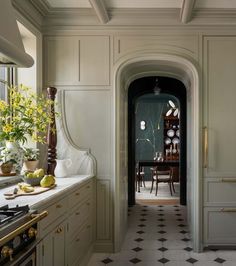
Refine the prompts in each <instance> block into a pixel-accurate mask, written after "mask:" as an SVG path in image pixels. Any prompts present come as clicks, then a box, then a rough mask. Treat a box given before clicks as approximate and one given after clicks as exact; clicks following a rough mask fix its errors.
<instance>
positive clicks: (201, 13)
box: [190, 8, 236, 26]
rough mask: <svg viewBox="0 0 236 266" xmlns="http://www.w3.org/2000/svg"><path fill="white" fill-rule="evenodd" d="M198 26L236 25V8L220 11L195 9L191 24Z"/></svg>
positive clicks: (215, 9)
mask: <svg viewBox="0 0 236 266" xmlns="http://www.w3.org/2000/svg"><path fill="white" fill-rule="evenodd" d="M191 23H194V24H197V25H219V26H220V25H229V26H232V25H236V8H230V9H224V10H222V9H221V10H219V9H217V8H208V9H201V8H198V9H195V10H194V12H193V15H192V21H191V22H190V24H191Z"/></svg>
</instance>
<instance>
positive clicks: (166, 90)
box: [128, 77, 187, 205]
mask: <svg viewBox="0 0 236 266" xmlns="http://www.w3.org/2000/svg"><path fill="white" fill-rule="evenodd" d="M156 78H157V77H144V78H139V79H136V80H134V81H133V82H132V83H131V84H130V86H129V89H128V204H129V205H133V204H135V171H134V169H135V164H136V161H135V148H136V144H135V126H134V123H135V121H134V120H135V103H136V100H137V99H138V98H139V97H140V96H142V95H144V94H150V93H153V88H154V87H155V82H156ZM158 84H159V86H160V88H161V91H160V93H161V94H169V95H172V96H175V97H176V98H177V99H178V100H179V104H180V109H181V112H180V121H181V124H180V125H181V126H180V136H181V142H180V150H181V156H180V204H182V205H186V195H187V194H186V193H187V192H186V191H187V189H186V167H187V161H186V88H185V86H184V84H183V83H182V82H180V81H179V80H177V79H174V78H168V77H158Z"/></svg>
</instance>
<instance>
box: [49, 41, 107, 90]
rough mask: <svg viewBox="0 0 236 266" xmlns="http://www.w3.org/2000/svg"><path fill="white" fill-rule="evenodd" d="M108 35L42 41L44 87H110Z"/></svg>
mask: <svg viewBox="0 0 236 266" xmlns="http://www.w3.org/2000/svg"><path fill="white" fill-rule="evenodd" d="M109 69H110V40H109V37H108V36H78V37H77V36H60V37H46V38H45V78H46V85H55V86H60V85H96V86H99V85H109V83H110V77H109V75H110V71H109Z"/></svg>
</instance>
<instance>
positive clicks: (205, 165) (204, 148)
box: [203, 127, 208, 168]
mask: <svg viewBox="0 0 236 266" xmlns="http://www.w3.org/2000/svg"><path fill="white" fill-rule="evenodd" d="M203 131H204V137H203V138H204V139H203V140H204V146H203V150H204V158H203V160H204V162H203V167H204V168H208V130H207V127H204V128H203Z"/></svg>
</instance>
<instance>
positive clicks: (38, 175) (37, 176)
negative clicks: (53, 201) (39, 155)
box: [22, 168, 44, 186]
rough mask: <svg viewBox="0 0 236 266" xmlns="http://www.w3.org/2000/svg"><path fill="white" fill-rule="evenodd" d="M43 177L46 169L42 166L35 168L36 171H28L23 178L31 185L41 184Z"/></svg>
mask: <svg viewBox="0 0 236 266" xmlns="http://www.w3.org/2000/svg"><path fill="white" fill-rule="evenodd" d="M43 177H44V169H42V168H40V169H37V170H35V171H34V172H32V171H26V172H25V173H24V176H23V177H22V179H23V180H24V182H25V183H27V184H29V185H31V186H39V185H40V182H41V180H42V179H43Z"/></svg>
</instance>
